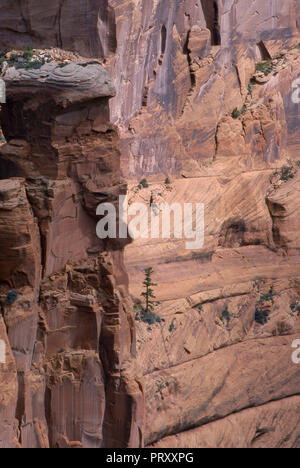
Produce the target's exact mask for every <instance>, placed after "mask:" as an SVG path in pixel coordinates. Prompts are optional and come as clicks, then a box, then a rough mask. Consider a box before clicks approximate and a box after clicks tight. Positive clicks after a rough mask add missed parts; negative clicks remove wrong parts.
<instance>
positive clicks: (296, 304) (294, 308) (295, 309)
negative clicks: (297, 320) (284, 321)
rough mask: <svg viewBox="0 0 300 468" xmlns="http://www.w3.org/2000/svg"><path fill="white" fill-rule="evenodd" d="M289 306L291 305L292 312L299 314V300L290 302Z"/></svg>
mask: <svg viewBox="0 0 300 468" xmlns="http://www.w3.org/2000/svg"><path fill="white" fill-rule="evenodd" d="M290 307H291V311H292V312H297V313H298V315H300V304H299V302H292V304H291V305H290Z"/></svg>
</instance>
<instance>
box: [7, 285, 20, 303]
mask: <svg viewBox="0 0 300 468" xmlns="http://www.w3.org/2000/svg"><path fill="white" fill-rule="evenodd" d="M18 296H19V291H17V290H16V289H12V290H11V291H9V293H8V294H7V296H6V300H5V304H6V305H12V304H13V303H14V302H16V300H17V299H18Z"/></svg>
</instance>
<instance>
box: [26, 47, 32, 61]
mask: <svg viewBox="0 0 300 468" xmlns="http://www.w3.org/2000/svg"><path fill="white" fill-rule="evenodd" d="M33 54H34V52H33V50H32V49H27V50H25V52H24V54H23V58H24V59H25V60H27V61H30V60H32V57H33Z"/></svg>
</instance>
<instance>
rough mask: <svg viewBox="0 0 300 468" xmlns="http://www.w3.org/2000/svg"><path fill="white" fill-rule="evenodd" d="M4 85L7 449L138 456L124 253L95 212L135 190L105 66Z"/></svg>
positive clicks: (25, 76) (1, 201) (38, 73)
mask: <svg viewBox="0 0 300 468" xmlns="http://www.w3.org/2000/svg"><path fill="white" fill-rule="evenodd" d="M4 79H5V81H6V85H7V104H6V105H5V106H3V108H2V115H1V122H2V128H3V131H4V133H5V136H6V139H7V143H6V144H5V145H3V146H2V147H1V148H0V159H1V180H0V226H1V229H0V232H1V234H0V236H1V249H0V265H1V268H0V271H1V273H0V278H1V302H2V314H3V317H4V322H5V325H6V328H5V327H2V329H1V338H2V337H3V338H2V339H4V340H5V342H6V343H7V348H8V350H7V356H8V355H9V360H8V359H7V362H6V364H5V367H4V370H3V375H4V378H3V379H1V395H4V397H3V400H1V415H2V416H1V421H2V422H3V423H1V433H0V434H1V439H0V445H1V446H3V447H12V446H15V445H21V446H22V447H24V448H26V447H33V448H38V447H40V448H42V447H49V446H50V447H92V448H100V447H102V446H124V447H127V446H132V445H140V444H141V438H140V433H141V429H140V425H141V424H142V423H143V421H142V418H141V415H142V409H140V408H142V407H143V400H142V394H141V391H140V388H139V386H138V383H137V382H136V381H135V377H134V374H132V375H131V376H130V375H129V376H128V377H127V376H126V369H127V367H128V366H130V360H131V359H133V357H134V343H133V336H134V333H133V322H132V318H131V305H130V300H129V297H128V292H127V283H128V281H127V275H126V272H125V268H124V265H123V254H122V246H121V245H119V244H118V243H117V241H115V242H114V241H113V240H111V241H109V242H105V241H101V240H100V239H98V238H97V236H96V230H95V226H96V207H97V205H98V204H99V203H100V202H101V201H106V202H111V203H116V204H117V203H118V195H119V194H121V193H122V192H124V190H126V185H124V184H123V185H122V180H121V174H120V151H119V137H118V134H117V130H116V128H115V127H114V126H113V125H111V124H110V123H109V115H108V110H109V109H108V100H109V98H110V97H111V96H113V95H114V88H113V85H112V83H111V80H110V78H109V75H108V73H107V72H106V71H105V70H104V69H103V68H102V66H101V65H100V64H97V63H95V64H91V65H86V66H85V65H82V64H81V63H78V64H70V65H68V66H66V67H64V68H60V67H59V65H58V64H56V63H54V62H53V63H51V64H48V65H45V66H43V67H42V68H41V69H40V70H34V71H28V72H27V71H18V70H16V69H15V68H10V69H9V70H8V72H7V73H6V74H5V76H4ZM8 177H9V178H8ZM121 330H122V333H121ZM8 343H9V345H8ZM11 351H12V353H13V356H14V358H13V356H12V354H11ZM126 362H127V364H126ZM1 373H2V369H1ZM1 375H2V374H1ZM124 396H126V401H124ZM130 411H131V412H132V418H131V421H130V420H129V419H128V414H129V412H130ZM116 415H118V421H119V422H118V426H117V427H116V425H115V424H114V423H113V421H114V420H115V418H116ZM3 424H4V426H3ZM2 426H3V431H2Z"/></svg>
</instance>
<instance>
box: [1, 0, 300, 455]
mask: <svg viewBox="0 0 300 468" xmlns="http://www.w3.org/2000/svg"><path fill="white" fill-rule="evenodd" d="M48 3H49V2H48ZM48 3H47V4H46V3H45V2H44V1H41V0H39V1H37V0H33V1H31V2H24V1H22V2H16V1H15V2H14V1H9V2H8V1H3V2H2V3H1V6H0V17H1V25H0V45H1V49H2V48H5V47H9V48H12V47H23V46H24V44H26V43H29V44H32V46H33V47H47V48H49V47H59V48H62V49H66V50H71V51H74V52H77V53H79V54H81V55H82V56H84V57H92V58H96V59H100V60H101V61H102V62H103V64H104V66H105V68H106V69H107V70H108V71H109V73H110V75H111V77H112V80H113V82H114V87H115V90H116V91H115V93H114V92H113V91H112V87H110V86H108V87H106V88H105V89H106V92H104V91H103V88H101V87H100V88H101V92H100V90H99V89H100V88H99V82H98V79H99V77H98V78H97V80H96V81H94V82H92V85H91V86H90V87H89V89H88V90H86V89H85V90H83V88H79V89H77V91H75V92H74V94H70V92H69V89H67V87H65V88H62V89H60V91H57V90H56V91H53V90H52V91H51V93H50V92H49V90H50V87H47V86H46V87H45V88H43V87H40V85H38V86H37V88H36V90H37V92H34V93H33V92H32V84H33V83H35V78H31V79H30V86H29V84H28V83H29V82H28V81H25V82H22V80H21V85H22V86H23V88H22V87H21V86H19V87H18V86H17V85H16V84H15V83H12V82H11V81H9V80H8V83H9V93H8V103H7V105H5V106H3V107H2V112H1V124H2V127H3V130H4V134H5V137H6V138H7V141H8V144H6V145H4V146H2V147H0V171H1V174H0V175H1V179H2V180H0V240H1V243H0V297H1V301H2V309H1V310H2V315H3V318H2V317H0V339H3V340H5V342H6V344H7V348H6V349H7V359H6V364H5V366H3V367H1V368H0V374H1V381H0V395H1V399H0V421H1V424H0V446H3V447H15V446H22V447H25V448H26V447H49V446H50V447H138V446H143V445H144V444H145V445H148V446H155V447H173V446H176V447H194V446H199V447H200V446H201V447H202V446H205V447H207V446H210V447H232V446H239V447H260V446H263V447H299V431H300V421H299V418H298V416H297V414H298V413H299V411H298V406H299V400H298V396H297V395H298V393H299V384H300V382H299V368H298V367H297V366H296V365H295V364H293V363H292V360H291V354H292V348H291V343H292V341H293V340H294V339H296V338H299V333H300V320H299V316H298V314H297V310H292V309H291V304H293V303H299V304H300V302H299V301H300V287H299V284H300V268H299V265H300V258H299V247H300V246H299V240H300V239H299V223H298V218H299V216H298V211H299V209H298V200H299V194H298V192H299V178H300V172H299V165H298V164H297V162H298V163H299V156H298V154H299V142H300V125H299V121H300V120H299V106H298V105H297V104H295V103H293V101H292V83H293V81H294V80H295V79H296V78H297V77H298V76H299V73H300V51H299V50H298V49H297V48H296V47H295V46H296V45H297V44H298V43H299V42H300V35H299V32H300V29H299V28H300V10H299V7H298V2H294V1H293V0H286V1H284V2H276V1H274V0H263V1H262V0H257V1H254V2H249V1H247V0H238V1H231V0H228V1H221V0H219V1H218V8H212V6H213V2H206V1H204V0H203V1H202V0H201V1H200V0H199V1H191V0H184V1H182V0H174V1H172V2H166V1H165V0H160V1H154V0H137V1H126V2H125V1H120V0H118V1H117V0H105V1H104V0H94V1H80V2H78V1H76V2H74V0H65V1H63V2H58V1H57V2H56V1H55V2H52V3H51V6H49V5H48ZM216 14H218V18H217V17H216ZM74 30H76V32H77V33H76V35H74ZM211 34H213V37H212V35H211ZM218 34H219V37H218ZM219 42H220V44H219ZM270 58H271V59H272V60H273V61H274V62H273V70H272V72H271V73H270V75H269V76H267V77H265V76H261V75H257V74H255V66H256V63H258V62H261V61H262V60H265V59H270ZM62 73H63V72H62ZM251 79H252V81H251V83H253V87H252V88H251V92H249V83H250V80H251ZM19 83H20V82H19ZM26 83H27V85H26V86H25V84H26ZM101 86H102V85H101ZM96 89H97V92H96ZM235 108H237V109H239V110H243V113H242V114H241V115H240V116H239V118H237V119H234V118H233V117H232V112H233V110H234V109H235ZM286 165H287V166H288V167H289V168H290V170H291V171H292V173H293V178H288V180H287V181H284V180H280V173H279V172H278V173H276V171H279V170H280V168H281V167H282V166H286ZM278 174H279V175H278ZM167 175H169V176H170V177H171V179H172V183H171V185H170V186H168V187H166V185H165V184H164V183H163V180H164V179H165V177H166V176H167ZM123 177H124V178H125V180H126V181H127V182H129V181H132V182H133V186H131V185H130V184H129V186H128V187H126V186H125V185H124V179H123ZM142 177H147V178H148V180H149V181H150V182H151V186H150V188H149V189H145V190H143V191H142V193H140V192H138V193H137V192H136V190H135V186H136V182H137V181H138V180H140V179H141V178H142ZM126 191H127V192H128V194H129V195H130V197H131V199H132V200H135V199H137V200H139V201H141V199H142V200H143V201H145V200H150V197H151V192H152V196H153V194H154V196H155V197H157V199H158V200H160V201H165V202H169V203H172V202H180V203H182V202H203V203H204V204H205V210H206V211H205V213H206V214H205V216H206V220H205V245H204V248H203V250H202V251H200V252H199V251H191V252H188V251H186V250H185V247H184V242H181V241H178V240H174V239H173V240H170V241H169V240H167V241H160V240H150V241H148V240H144V241H143V240H141V241H135V242H132V243H131V244H130V245H127V246H125V245H120V244H118V243H113V242H108V243H103V242H100V241H99V240H98V239H97V237H96V235H95V224H96V218H95V208H96V206H97V204H98V203H99V202H101V201H107V200H109V201H113V202H115V203H116V202H117V197H118V195H119V194H120V193H125V192H126ZM139 197H140V199H139ZM124 249H125V256H124ZM150 265H151V266H152V267H153V268H154V271H155V278H154V279H155V282H156V283H158V286H157V291H156V294H157V296H158V299H159V300H160V301H161V307H160V309H159V314H160V315H161V317H162V318H163V319H164V320H165V321H164V322H161V323H160V324H157V325H154V326H153V327H150V328H151V329H150V330H149V327H147V325H145V324H143V323H135V321H134V312H133V309H132V302H131V297H133V299H134V300H137V299H138V298H139V295H140V292H141V284H142V281H143V269H144V268H145V267H146V266H150ZM271 288H273V289H272V290H273V292H274V295H273V297H272V298H271V299H270V297H269V296H270V295H269V296H268V294H269V291H270V290H271ZM15 289H16V290H18V292H19V295H18V298H17V300H16V302H14V303H13V304H12V305H8V304H5V301H6V298H7V294H8V293H9V291H11V290H15ZM129 292H130V294H129ZM130 295H131V297H130ZM268 297H269V299H268ZM199 305H201V308H199ZM226 309H228V311H229V313H230V320H228V321H227V320H226V319H225V320H224V317H223V316H222V313H223V312H224V310H226ZM257 310H258V311H260V313H267V314H268V316H269V319H270V320H269V321H268V322H267V323H264V324H259V323H257V321H255V313H256V312H257ZM222 318H223V319H222ZM228 428H230V429H228Z"/></svg>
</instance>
